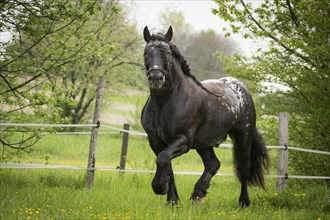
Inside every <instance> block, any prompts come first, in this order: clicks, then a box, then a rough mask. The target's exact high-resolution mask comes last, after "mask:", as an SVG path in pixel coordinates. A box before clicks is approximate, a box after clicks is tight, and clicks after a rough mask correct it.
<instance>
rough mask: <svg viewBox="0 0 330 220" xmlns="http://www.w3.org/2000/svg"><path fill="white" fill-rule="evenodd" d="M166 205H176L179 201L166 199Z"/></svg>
mask: <svg viewBox="0 0 330 220" xmlns="http://www.w3.org/2000/svg"><path fill="white" fill-rule="evenodd" d="M166 205H167V206H177V205H179V202H178V201H175V200H171V201H167V202H166Z"/></svg>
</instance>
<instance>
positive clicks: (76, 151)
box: [0, 134, 330, 219]
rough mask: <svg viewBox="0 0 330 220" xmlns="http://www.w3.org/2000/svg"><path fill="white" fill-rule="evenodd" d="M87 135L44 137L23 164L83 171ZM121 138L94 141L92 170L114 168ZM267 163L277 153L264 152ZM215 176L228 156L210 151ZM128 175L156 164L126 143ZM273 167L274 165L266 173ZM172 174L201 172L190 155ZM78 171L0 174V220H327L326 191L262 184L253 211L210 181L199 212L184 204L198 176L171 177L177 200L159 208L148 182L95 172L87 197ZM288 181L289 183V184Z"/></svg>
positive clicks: (220, 181) (135, 144)
mask: <svg viewBox="0 0 330 220" xmlns="http://www.w3.org/2000/svg"><path fill="white" fill-rule="evenodd" d="M89 140H90V136H89V135H55V134H54V135H46V136H45V137H44V138H43V139H42V140H41V141H40V142H38V143H37V145H36V146H35V147H34V150H33V151H32V152H31V153H30V154H28V155H26V156H25V157H23V158H8V162H11V161H18V160H20V162H28V163H42V164H62V165H74V166H83V167H85V166H87V158H88V148H89ZM120 151H121V135H99V138H98V144H97V152H96V166H111V167H116V166H118V165H119V159H120ZM270 153H271V157H272V158H273V161H275V160H276V157H277V153H276V151H270ZM216 154H217V155H218V157H219V159H220V161H221V164H222V166H221V168H220V172H233V170H232V151H231V149H221V148H219V149H216ZM126 161H127V164H126V167H127V168H129V169H149V170H154V169H155V156H154V155H153V153H152V151H151V149H150V148H149V145H148V142H147V140H146V139H144V138H135V137H130V139H129V147H128V155H127V160H126ZM276 167H277V164H276V163H275V164H272V172H273V173H274V172H275V170H276ZM173 168H174V170H175V171H184V170H187V171H202V170H203V164H202V161H201V159H200V158H199V156H198V154H197V153H196V152H195V151H194V150H192V151H190V152H188V153H187V154H185V155H183V156H181V157H178V158H176V159H174V160H173ZM85 176H86V171H84V170H65V169H60V170H57V169H51V170H46V169H45V170H38V169H0V184H1V185H0V187H1V188H0V189H1V191H0V198H1V203H0V210H1V211H0V219H329V217H330V205H329V203H330V202H329V201H330V191H329V188H327V187H326V186H307V187H306V188H292V189H288V190H286V191H284V192H283V193H277V192H276V191H275V180H274V179H271V178H266V184H267V186H268V191H267V192H264V191H262V190H261V189H258V188H251V189H250V191H249V192H250V197H251V200H252V205H251V206H250V207H249V208H245V209H241V208H240V207H239V206H238V202H237V201H238V196H239V192H240V184H239V182H238V180H237V179H236V178H233V177H220V176H216V177H214V179H213V180H212V182H211V186H210V189H209V194H208V196H207V200H206V204H205V205H197V204H193V203H191V202H190V201H189V197H190V194H191V192H192V190H193V186H194V184H195V182H196V181H197V179H198V178H199V176H185V175H176V177H175V178H176V183H177V187H178V192H179V196H180V198H181V200H180V203H179V205H178V206H175V207H171V206H170V207H169V206H165V200H166V196H157V195H155V194H154V193H153V191H152V188H151V186H150V183H151V180H152V178H153V175H152V174H146V173H136V174H134V173H125V174H119V173H117V172H113V171H101V170H96V173H95V186H94V189H93V190H87V189H86V188H85ZM291 181H292V180H290V182H291Z"/></svg>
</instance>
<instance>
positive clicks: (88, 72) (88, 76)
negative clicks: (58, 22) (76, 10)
mask: <svg viewBox="0 0 330 220" xmlns="http://www.w3.org/2000/svg"><path fill="white" fill-rule="evenodd" d="M113 4H114V3H113V2H105V3H103V4H102V5H101V6H102V10H101V11H100V12H99V13H97V14H95V15H94V16H92V18H91V19H90V20H89V21H88V22H86V27H88V31H89V32H94V31H95V28H97V27H95V26H94V24H95V23H102V22H103V19H104V18H105V17H106V16H107V15H109V14H111V13H112V7H113ZM125 16H126V15H125V12H124V11H123V10H121V11H120V13H118V14H116V16H113V17H112V19H111V21H110V22H109V23H111V25H107V26H105V27H104V28H103V29H102V30H100V31H99V32H98V33H97V34H96V35H95V36H94V38H95V40H96V41H97V42H100V48H99V50H98V51H97V53H93V54H91V55H89V56H87V57H86V58H84V59H82V60H80V61H79V62H74V63H71V64H69V65H67V66H66V68H65V69H62V70H61V73H55V74H51V75H50V77H49V81H50V82H51V83H52V88H53V89H56V88H58V87H65V88H70V90H69V92H68V93H65V99H64V100H58V101H59V103H58V105H59V106H60V107H61V109H62V111H61V115H60V116H61V118H67V119H68V120H69V121H70V123H72V124H77V123H81V121H83V120H84V119H86V118H88V117H89V116H90V115H89V114H88V112H89V107H90V105H91V103H92V102H93V101H94V99H95V87H96V85H97V79H98V76H99V75H104V76H106V79H107V82H108V84H109V85H110V86H111V87H112V89H113V88H114V85H116V87H118V86H119V84H123V85H124V86H128V85H129V84H130V83H134V82H135V83H137V84H138V82H137V81H138V77H135V79H131V78H132V77H131V72H141V70H140V69H141V67H142V65H141V63H142V62H140V60H141V57H142V56H141V54H142V47H140V43H141V41H140V40H141V37H140V34H138V33H137V30H136V27H135V25H132V24H129V23H127V22H126V21H125ZM79 39H80V35H79V34H78V35H74V36H73V37H72V41H73V42H77V41H79ZM139 51H140V53H139ZM54 71H57V70H54ZM57 72H58V71H57ZM123 73H124V74H123ZM141 75H143V74H141ZM143 76H144V75H143ZM59 79H60V80H59ZM143 81H144V80H143ZM68 100H70V101H68ZM71 130H74V128H72V129H71Z"/></svg>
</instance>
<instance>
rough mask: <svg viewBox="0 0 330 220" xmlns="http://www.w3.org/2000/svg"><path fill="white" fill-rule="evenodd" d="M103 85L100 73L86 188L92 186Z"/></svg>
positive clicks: (103, 81) (103, 79) (103, 80)
mask: <svg viewBox="0 0 330 220" xmlns="http://www.w3.org/2000/svg"><path fill="white" fill-rule="evenodd" d="M104 85H105V77H104V75H102V76H100V77H99V83H98V85H97V89H96V101H95V109H94V117H93V124H97V125H98V126H97V127H93V128H92V134H91V140H90V145H89V156H88V166H87V179H86V186H87V188H88V189H91V188H93V186H94V171H95V159H96V143H97V135H98V128H99V126H100V121H99V118H100V114H101V106H102V97H103V90H104Z"/></svg>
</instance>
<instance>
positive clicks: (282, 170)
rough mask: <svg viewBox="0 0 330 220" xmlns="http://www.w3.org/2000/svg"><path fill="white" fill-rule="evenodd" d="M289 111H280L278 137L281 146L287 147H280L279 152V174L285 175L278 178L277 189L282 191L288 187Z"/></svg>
mask: <svg viewBox="0 0 330 220" xmlns="http://www.w3.org/2000/svg"><path fill="white" fill-rule="evenodd" d="M289 117H290V113H289V112H280V114H279V125H278V135H279V136H278V139H279V146H284V147H285V149H279V154H278V170H277V175H278V176H284V177H279V178H277V181H276V190H277V191H281V190H283V189H285V188H286V187H287V181H288V163H289V161H288V159H289V152H288V142H289Z"/></svg>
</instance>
